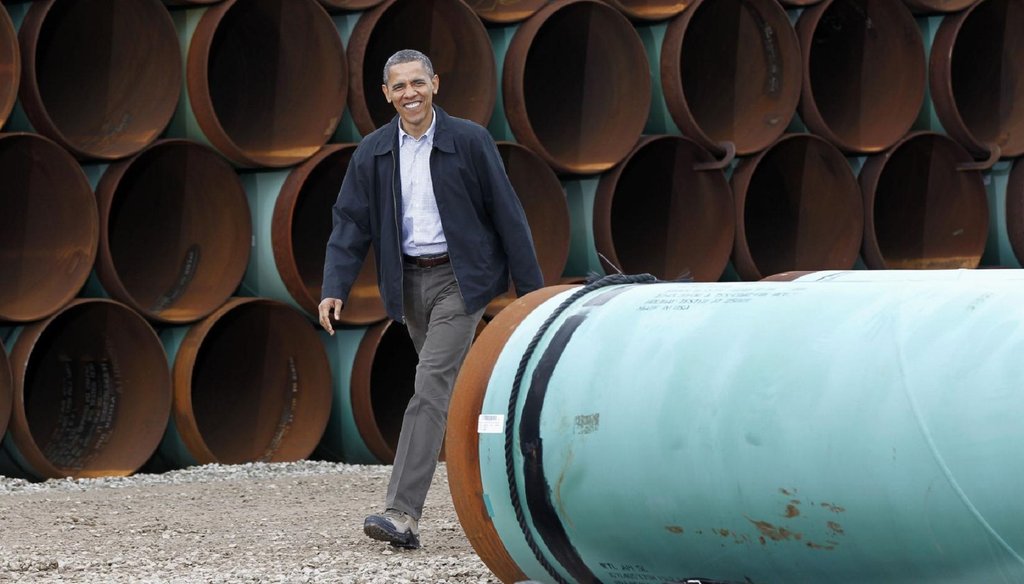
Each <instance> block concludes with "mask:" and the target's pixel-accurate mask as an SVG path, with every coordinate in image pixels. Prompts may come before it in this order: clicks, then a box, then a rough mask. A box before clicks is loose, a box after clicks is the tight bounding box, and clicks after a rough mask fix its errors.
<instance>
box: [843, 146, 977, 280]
mask: <svg viewBox="0 0 1024 584" xmlns="http://www.w3.org/2000/svg"><path fill="white" fill-rule="evenodd" d="M971 160H973V159H972V158H971V155H970V154H969V153H968V152H967V150H965V149H964V147H963V146H961V145H960V144H958V143H957V142H956V141H954V140H953V139H952V138H949V137H947V136H945V135H942V134H936V133H932V132H916V133H912V134H910V135H909V136H907V137H905V138H904V139H902V140H900V142H898V143H897V144H896V145H895V146H893V147H892V148H891V149H889V150H888V151H886V152H885V153H883V154H878V155H876V156H872V157H870V158H869V159H868V160H867V162H866V163H865V164H864V168H863V170H861V174H860V184H861V189H862V191H863V194H864V243H863V248H862V256H863V258H864V263H865V264H867V266H868V267H869V268H872V269H888V270H899V269H955V268H975V267H977V266H978V264H979V263H980V262H981V256H982V254H983V253H984V251H985V242H986V239H987V237H988V222H989V215H988V200H987V197H986V192H985V185H984V182H983V179H982V176H981V173H980V172H978V171H961V170H957V166H959V165H960V164H963V163H966V162H970V161H971Z"/></svg>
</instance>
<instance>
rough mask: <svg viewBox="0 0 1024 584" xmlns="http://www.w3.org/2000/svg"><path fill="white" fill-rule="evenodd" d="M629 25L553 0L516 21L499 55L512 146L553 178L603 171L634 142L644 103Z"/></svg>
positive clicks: (592, 7)
mask: <svg viewBox="0 0 1024 584" xmlns="http://www.w3.org/2000/svg"><path fill="white" fill-rule="evenodd" d="M650 86H651V81H650V72H649V69H648V65H647V56H646V53H645V52H644V47H643V44H642V42H641V41H640V37H639V36H638V35H637V33H636V31H635V30H634V28H633V26H632V24H630V22H629V21H628V20H627V19H626V18H625V17H624V16H623V15H622V14H620V13H619V12H618V11H617V10H615V9H614V8H612V7H611V6H608V5H607V4H604V3H601V2H596V1H593V0H558V1H556V2H552V3H550V4H548V5H547V6H545V7H544V8H542V9H541V10H540V11H538V12H537V13H536V14H534V15H533V16H532V17H530V19H529V20H527V21H525V22H523V23H522V24H521V25H520V26H519V30H518V31H517V32H516V34H515V36H514V37H513V38H512V41H511V43H510V44H509V47H508V52H507V53H506V55H505V65H504V73H503V78H502V95H503V96H504V104H505V115H506V117H507V118H508V122H509V125H510V127H511V128H512V132H513V134H515V137H516V140H517V141H518V142H519V143H521V144H523V145H525V146H527V147H528V148H530V149H531V150H533V151H534V152H536V153H537V154H538V155H539V156H540V157H541V158H543V159H544V160H545V161H547V162H548V164H550V165H551V166H552V168H554V169H555V170H556V171H558V172H562V173H578V174H594V173H599V172H602V171H605V170H608V169H609V168H611V167H612V166H614V165H615V164H617V163H618V162H619V161H620V160H622V158H624V157H625V156H626V154H628V153H629V151H630V149H631V148H632V146H633V144H635V143H636V140H637V139H638V138H639V137H640V133H641V132H642V131H643V127H644V124H645V123H646V121H647V113H648V110H649V108H650V101H651V93H650V91H651V89H650Z"/></svg>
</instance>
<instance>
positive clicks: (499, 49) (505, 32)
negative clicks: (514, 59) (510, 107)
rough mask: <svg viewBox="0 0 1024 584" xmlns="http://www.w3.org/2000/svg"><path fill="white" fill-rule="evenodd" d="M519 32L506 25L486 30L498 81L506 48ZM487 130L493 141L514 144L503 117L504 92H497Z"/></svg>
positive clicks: (500, 77)
mask: <svg viewBox="0 0 1024 584" xmlns="http://www.w3.org/2000/svg"><path fill="white" fill-rule="evenodd" d="M517 30H519V25H518V24H507V25H504V26H491V27H488V28H487V35H488V36H489V37H490V39H491V50H492V51H493V52H494V62H495V64H496V65H497V69H496V72H497V77H498V79H499V80H501V79H504V76H505V55H507V54H508V47H509V45H510V44H511V43H512V37H514V36H515V35H516V31H517ZM499 89H500V88H499ZM487 129H488V130H490V132H491V136H493V137H494V139H495V140H505V141H506V142H515V140H516V137H515V135H514V134H513V133H512V126H510V125H509V123H508V117H507V116H506V115H505V92H504V91H498V92H497V93H496V97H495V100H494V112H492V113H491V119H490V121H489V122H488V123H487Z"/></svg>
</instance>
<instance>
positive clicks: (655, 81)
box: [634, 22, 682, 136]
mask: <svg viewBox="0 0 1024 584" xmlns="http://www.w3.org/2000/svg"><path fill="white" fill-rule="evenodd" d="M634 26H635V28H636V32H637V34H638V35H640V40H641V41H643V43H644V50H645V51H646V52H647V63H648V65H649V66H650V70H651V110H650V112H649V113H648V114H647V125H646V126H644V134H671V135H673V136H681V135H682V130H680V129H679V126H677V125H676V122H675V120H673V119H672V113H671V112H670V111H669V110H668V104H667V103H666V102H665V92H664V91H663V90H662V85H661V47H662V45H664V44H665V29H666V28H667V26H668V25H667V23H664V22H655V23H645V24H636V25H634Z"/></svg>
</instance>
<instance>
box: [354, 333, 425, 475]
mask: <svg viewBox="0 0 1024 584" xmlns="http://www.w3.org/2000/svg"><path fill="white" fill-rule="evenodd" d="M417 362H418V357H417V355H416V348H415V347H414V346H413V344H412V339H410V338H409V333H408V331H406V329H405V327H404V326H403V325H401V324H398V323H396V322H394V321H391V320H386V321H383V322H381V323H378V324H375V325H373V326H372V327H370V329H369V330H367V331H366V334H365V335H364V336H363V340H362V341H361V342H360V343H359V348H358V349H357V350H356V357H355V362H354V363H353V365H352V385H351V390H352V413H353V416H354V417H355V420H356V427H357V428H358V429H359V435H360V436H362V438H363V441H364V442H365V443H366V446H367V448H369V450H370V452H371V453H373V455H374V456H376V457H377V458H378V459H379V460H380V461H381V462H383V463H385V464H391V463H392V462H394V460H395V450H396V449H397V448H398V435H399V433H400V432H401V430H402V418H403V417H404V415H405V408H406V406H407V405H408V404H409V400H410V399H411V398H412V396H413V393H414V392H415V387H414V385H413V384H414V381H415V377H416V363H417Z"/></svg>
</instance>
